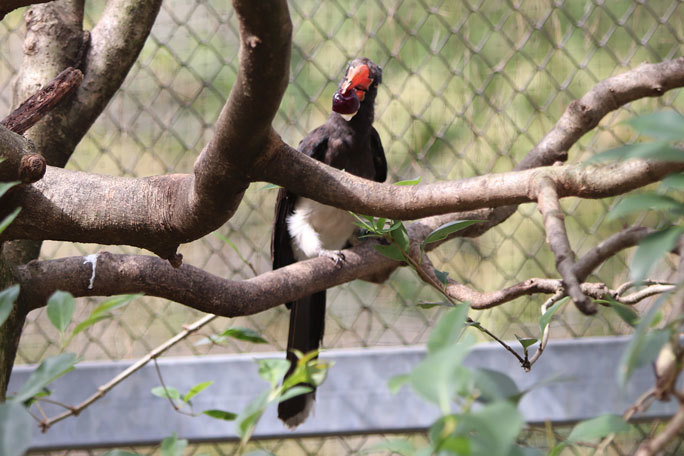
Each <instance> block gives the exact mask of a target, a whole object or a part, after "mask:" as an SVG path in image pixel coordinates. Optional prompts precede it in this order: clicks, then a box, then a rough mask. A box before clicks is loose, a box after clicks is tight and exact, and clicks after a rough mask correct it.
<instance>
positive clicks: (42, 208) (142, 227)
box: [0, 153, 684, 258]
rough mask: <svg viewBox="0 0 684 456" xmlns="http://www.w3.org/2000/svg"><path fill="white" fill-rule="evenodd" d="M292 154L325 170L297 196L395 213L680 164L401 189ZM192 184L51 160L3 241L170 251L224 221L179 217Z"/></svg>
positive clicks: (653, 174)
mask: <svg viewBox="0 0 684 456" xmlns="http://www.w3.org/2000/svg"><path fill="white" fill-rule="evenodd" d="M297 156H300V157H299V159H298V160H301V161H300V163H303V166H304V169H305V170H311V169H315V170H316V172H320V173H324V174H328V175H329V177H330V179H329V180H328V182H329V185H328V186H326V187H324V188H322V189H320V190H321V192H320V193H319V194H314V193H312V190H311V189H310V188H309V187H308V186H307V185H305V184H304V183H305V182H307V179H301V180H300V184H299V185H297V188H296V189H294V190H295V191H300V190H301V194H302V195H303V196H307V197H313V198H316V199H317V200H319V201H322V202H326V203H333V202H335V200H336V201H337V202H336V203H335V204H336V205H338V206H339V207H342V208H344V209H348V210H352V211H354V212H357V213H366V214H375V215H382V216H386V217H392V218H401V219H411V218H419V217H423V216H426V215H434V214H440V213H448V212H455V211H459V210H471V209H477V208H481V207H483V206H499V205H507V204H511V203H516V204H519V203H523V202H531V201H535V200H536V195H535V193H534V190H533V189H532V188H530V182H534V181H536V180H538V179H540V178H542V177H544V178H548V179H550V180H552V181H553V182H554V183H555V185H556V186H557V188H558V189H559V191H558V194H559V196H562V197H567V196H579V197H582V198H604V197H607V196H613V195H618V194H621V193H624V192H627V191H630V190H633V189H636V188H639V187H642V186H644V185H647V184H649V183H652V182H656V181H658V180H660V179H662V178H663V177H664V176H666V175H668V174H670V173H673V172H677V171H682V170H684V163H663V162H648V161H644V160H632V161H628V162H621V163H615V164H610V165H606V166H585V165H567V166H551V167H546V168H538V169H533V170H527V171H516V172H509V173H501V174H490V175H485V176H479V177H474V178H470V179H464V180H461V181H454V182H444V183H437V184H428V185H421V186H417V187H404V186H392V185H383V184H378V183H374V182H370V181H368V180H365V179H361V178H358V177H355V176H352V175H351V174H348V173H345V172H343V171H338V170H335V169H334V168H330V167H327V166H323V165H320V164H318V163H317V162H315V161H314V160H310V159H308V157H305V156H304V154H301V153H297ZM302 157H303V158H302ZM304 158H306V159H307V160H304ZM293 167H294V166H293ZM191 185H192V177H191V176H188V175H179V174H176V175H168V176H158V177H150V178H144V179H132V178H124V177H109V176H98V175H94V174H89V173H82V172H76V171H67V170H63V169H59V168H53V167H48V170H47V172H46V173H45V176H44V177H43V179H41V180H40V181H38V182H36V183H35V184H33V185H32V186H30V187H26V188H23V189H18V190H17V191H16V192H15V193H14V194H13V195H12V198H11V199H10V201H9V203H8V205H7V210H8V211H9V210H11V208H13V207H16V206H22V207H23V208H24V209H23V210H22V212H21V214H20V215H19V217H18V218H17V219H16V220H15V222H14V223H13V224H12V225H10V227H9V228H8V229H7V230H6V231H5V232H4V233H3V235H2V237H1V238H0V239H20V238H28V239H53V240H64V241H80V242H95V243H99V244H126V245H134V246H138V247H143V248H146V249H149V250H151V251H153V252H155V253H156V254H158V255H160V256H162V257H164V258H168V257H169V255H170V254H172V253H173V252H174V251H175V246H176V245H178V244H179V243H183V242H189V241H191V240H194V239H197V238H198V237H201V236H202V235H205V234H207V233H209V232H211V231H213V230H214V229H215V228H216V227H217V226H220V224H222V223H223V222H225V221H226V220H227V217H225V216H224V217H221V216H220V215H219V214H216V215H215V217H214V220H213V221H204V223H200V224H199V226H198V222H199V221H198V220H197V219H190V220H186V219H183V218H181V217H180V216H179V215H178V214H177V213H176V212H175V210H177V207H176V206H174V202H175V201H176V199H177V198H178V195H179V194H189V192H190V191H191V190H190V186H191ZM113 201H116V204H112V202H113ZM339 201H343V204H340V203H339ZM0 215H2V214H0ZM191 234H192V235H191ZM169 246H171V247H172V249H171V250H169V249H168V247H169Z"/></svg>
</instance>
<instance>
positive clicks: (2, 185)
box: [0, 181, 20, 198]
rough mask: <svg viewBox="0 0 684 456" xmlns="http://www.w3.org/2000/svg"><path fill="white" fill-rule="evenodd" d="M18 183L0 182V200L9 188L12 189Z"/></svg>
mask: <svg viewBox="0 0 684 456" xmlns="http://www.w3.org/2000/svg"><path fill="white" fill-rule="evenodd" d="M19 183H20V182H19V181H11V182H0V198H2V195H4V194H5V193H7V190H9V189H10V188H12V187H14V186H15V185H17V184H19Z"/></svg>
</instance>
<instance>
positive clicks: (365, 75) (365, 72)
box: [340, 65, 373, 101]
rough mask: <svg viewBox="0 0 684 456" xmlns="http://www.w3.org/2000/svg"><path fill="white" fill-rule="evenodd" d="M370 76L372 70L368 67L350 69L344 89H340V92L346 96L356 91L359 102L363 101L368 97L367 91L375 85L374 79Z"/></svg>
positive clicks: (343, 85) (343, 84)
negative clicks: (351, 91)
mask: <svg viewBox="0 0 684 456" xmlns="http://www.w3.org/2000/svg"><path fill="white" fill-rule="evenodd" d="M369 75H370V70H369V69H368V66H367V65H359V66H357V67H353V68H350V69H349V72H348V73H347V76H346V78H345V80H344V82H343V83H342V87H340V92H341V93H342V95H346V94H348V93H349V91H350V90H354V91H355V92H356V96H357V97H358V98H359V101H363V99H364V98H365V97H366V91H367V90H368V88H369V87H370V85H371V84H372V83H373V78H370V77H369Z"/></svg>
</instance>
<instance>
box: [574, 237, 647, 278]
mask: <svg viewBox="0 0 684 456" xmlns="http://www.w3.org/2000/svg"><path fill="white" fill-rule="evenodd" d="M653 231H654V230H653V229H652V228H647V227H645V226H633V227H630V228H625V229H624V230H622V231H619V232H617V233H615V234H613V235H612V236H610V237H609V238H607V239H604V240H603V241H601V243H599V244H598V245H597V246H596V247H594V248H593V249H591V250H590V251H589V252H587V253H586V254H585V255H584V256H583V257H582V258H580V259H579V260H577V261H576V262H575V266H574V268H573V273H574V274H575V276H576V277H577V279H578V280H579V281H580V282H583V281H584V280H585V279H586V278H587V277H589V274H591V273H592V272H593V271H594V269H596V268H597V267H598V266H599V265H600V264H601V263H603V262H604V261H606V260H607V259H608V258H610V257H612V256H613V255H615V254H616V253H617V252H619V251H620V250H624V249H626V248H628V247H633V246H635V245H637V244H638V243H639V241H641V240H642V239H643V238H644V237H645V236H646V235H648V234H650V233H652V232H653Z"/></svg>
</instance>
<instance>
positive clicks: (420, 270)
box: [390, 239, 529, 370]
mask: <svg viewBox="0 0 684 456" xmlns="http://www.w3.org/2000/svg"><path fill="white" fill-rule="evenodd" d="M390 241H391V242H393V243H395V242H394V241H393V240H392V239H390ZM395 245H396V243H395ZM397 247H399V246H398V245H397ZM399 248H400V247H399ZM404 253H405V254H404V257H405V258H406V260H407V262H408V263H409V264H410V265H411V266H412V267H413V269H414V270H415V271H416V273H417V274H418V276H419V277H420V278H422V279H423V281H425V282H426V283H427V284H428V285H430V286H432V287H433V288H434V289H435V290H437V291H439V293H440V294H442V296H444V297H445V298H446V299H447V300H448V301H449V303H451V304H452V305H454V306H455V305H457V304H458V303H457V302H456V301H455V300H454V298H452V297H451V296H450V295H449V293H447V291H446V286H445V285H443V284H442V283H441V282H439V280H438V279H437V278H436V277H435V275H434V267H433V266H432V262H431V261H430V258H429V257H428V256H427V253H425V252H422V258H421V261H420V262H418V261H416V260H415V259H414V258H413V256H412V255H410V254H408V253H406V252H404ZM426 267H429V268H430V271H431V272H432V273H429V272H428V270H427V269H426ZM466 322H467V323H476V324H473V326H474V327H475V328H477V329H478V330H479V331H480V332H482V333H484V334H486V335H487V336H489V337H491V338H492V339H493V340H494V341H496V342H498V343H499V344H500V345H501V346H502V347H504V348H505V349H506V350H508V351H509V352H510V353H512V354H513V356H515V357H516V358H517V359H518V361H519V362H520V365H521V366H522V367H523V369H525V370H529V363H528V361H527V360H526V359H524V358H523V357H521V356H520V355H519V354H518V353H516V351H515V350H513V349H512V348H511V346H510V345H508V344H507V343H506V342H504V341H503V340H501V339H499V338H498V337H497V336H495V335H494V334H493V333H492V332H491V331H489V330H488V329H487V328H485V327H483V326H482V325H480V324H479V323H477V322H475V321H474V320H473V319H472V318H470V317H467V319H466Z"/></svg>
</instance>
